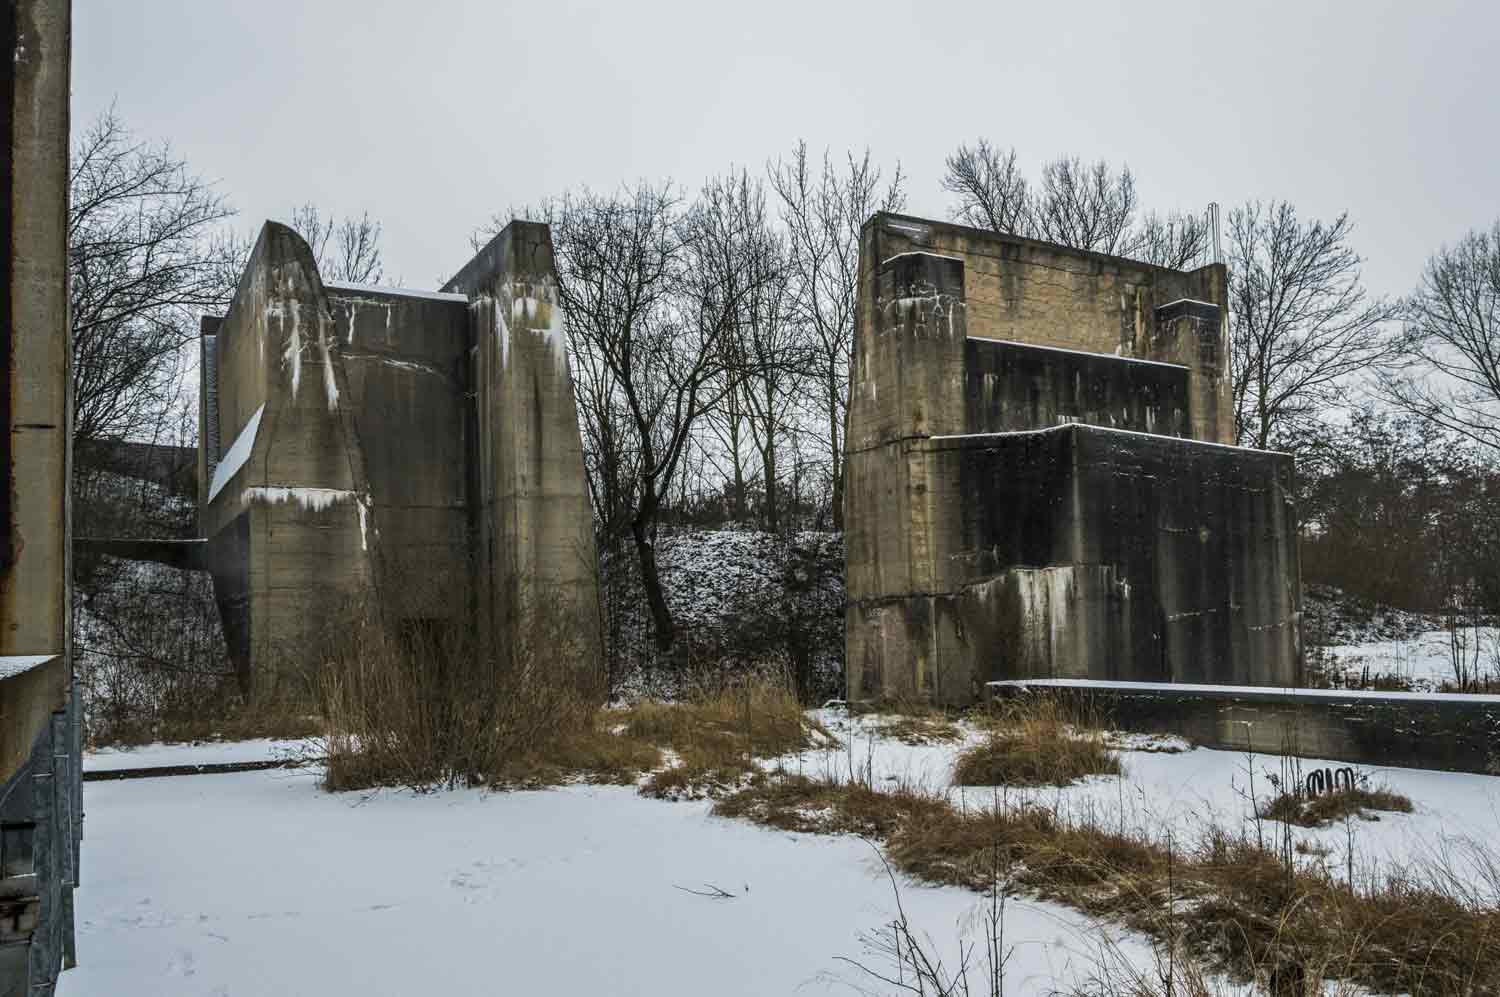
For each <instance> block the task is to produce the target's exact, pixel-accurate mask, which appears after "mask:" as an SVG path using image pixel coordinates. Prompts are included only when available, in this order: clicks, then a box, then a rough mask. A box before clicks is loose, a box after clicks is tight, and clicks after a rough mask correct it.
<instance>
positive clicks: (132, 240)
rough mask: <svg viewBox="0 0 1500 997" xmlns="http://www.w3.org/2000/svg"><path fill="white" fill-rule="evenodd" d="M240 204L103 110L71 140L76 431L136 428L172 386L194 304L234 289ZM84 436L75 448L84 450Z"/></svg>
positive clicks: (211, 304)
mask: <svg viewBox="0 0 1500 997" xmlns="http://www.w3.org/2000/svg"><path fill="white" fill-rule="evenodd" d="M232 213H233V211H232V209H231V208H230V207H229V205H228V204H227V203H226V202H225V200H224V199H223V197H222V196H221V195H220V194H219V193H218V192H217V191H216V190H215V189H214V187H213V185H212V184H211V183H209V182H208V181H206V180H204V179H203V178H202V177H200V176H197V175H196V174H194V173H192V172H190V171H189V170H188V167H187V164H186V163H185V162H184V161H183V160H181V159H178V158H177V157H176V156H175V155H173V153H172V150H171V149H170V147H168V146H167V145H165V144H150V143H147V142H144V141H142V140H140V139H138V138H136V137H135V136H134V135H132V134H131V132H130V131H129V129H128V128H126V127H125V125H124V124H123V123H122V122H121V121H120V119H119V118H118V117H116V116H115V114H114V112H113V111H110V112H107V113H105V114H104V115H102V116H100V118H99V119H98V120H97V121H95V122H94V124H93V125H91V126H90V127H89V128H88V130H87V131H85V132H84V133H83V136H82V137H81V138H80V139H79V140H78V142H77V143H76V145H75V146H74V150H73V162H72V167H71V171H70V174H69V206H68V254H69V256H68V260H69V301H70V313H71V323H72V328H73V407H74V424H73V425H74V437H75V439H76V440H78V441H80V442H84V443H87V442H89V441H97V440H102V439H105V438H123V437H132V436H134V435H136V434H138V432H139V431H141V429H142V428H143V427H146V426H149V425H151V424H152V423H153V422H154V420H155V418H156V416H157V415H158V414H159V413H161V412H163V411H165V410H166V409H167V408H169V407H170V405H171V403H172V400H173V399H174V398H175V397H176V394H177V390H178V387H179V383H180V378H181V376H182V373H183V369H184V364H185V361H184V357H183V349H182V348H183V346H184V345H185V344H186V343H188V342H189V341H190V340H191V339H192V338H193V337H194V336H196V335H197V329H198V315H199V313H200V312H201V311H203V310H205V309H211V308H218V307H221V306H222V305H223V304H224V303H225V302H226V301H227V300H228V299H229V296H230V295H231V294H232V293H233V290H234V282H235V279H236V277H237V276H238V271H237V269H236V266H235V263H236V261H237V258H238V250H237V248H236V247H234V246H233V245H232V244H231V243H230V242H229V241H228V240H227V239H225V238H223V237H222V236H221V234H220V231H219V225H220V223H222V222H224V221H225V220H226V219H228V218H229V217H230V215H231V214H232ZM86 451H87V447H82V448H80V451H79V452H80V453H84V452H86Z"/></svg>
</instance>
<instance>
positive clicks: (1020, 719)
mask: <svg viewBox="0 0 1500 997" xmlns="http://www.w3.org/2000/svg"><path fill="white" fill-rule="evenodd" d="M983 723H984V725H985V726H986V727H988V728H989V735H988V737H986V738H985V740H984V742H983V743H981V744H977V745H975V746H974V747H972V748H970V749H968V750H967V751H965V752H963V754H961V755H959V758H958V762H957V764H956V765H955V766H954V771H953V784H954V785H956V786H1066V785H1068V784H1070V783H1072V782H1074V781H1076V780H1078V779H1081V778H1083V777H1084V776H1090V775H1119V774H1120V773H1121V772H1122V771H1123V769H1122V768H1121V767H1120V760H1119V758H1118V757H1117V756H1116V755H1115V753H1114V752H1112V751H1110V750H1109V748H1108V747H1107V742H1106V740H1105V738H1104V736H1103V735H1102V734H1101V733H1099V732H1098V731H1097V730H1094V729H1091V728H1092V725H1091V724H1088V723H1087V722H1086V718H1085V721H1080V719H1079V718H1077V717H1074V716H1073V715H1072V714H1070V713H1069V712H1068V711H1067V710H1066V709H1064V708H1063V707H1062V706H1061V705H1059V704H1058V703H1057V701H1056V700H1054V699H1050V698H1047V697H1026V698H1022V699H1013V700H1006V701H1003V702H1000V703H997V704H995V706H994V707H993V708H992V710H991V711H990V712H989V713H988V714H986V715H985V716H984V718H983Z"/></svg>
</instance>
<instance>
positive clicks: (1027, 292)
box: [860, 213, 1235, 443]
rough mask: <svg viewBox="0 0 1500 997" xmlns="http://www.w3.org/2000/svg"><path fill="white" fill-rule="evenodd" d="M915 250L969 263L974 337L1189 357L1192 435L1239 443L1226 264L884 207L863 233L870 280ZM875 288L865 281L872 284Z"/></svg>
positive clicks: (1143, 356) (967, 296)
mask: <svg viewBox="0 0 1500 997" xmlns="http://www.w3.org/2000/svg"><path fill="white" fill-rule="evenodd" d="M909 252H923V253H932V254H936V255H939V256H947V257H951V258H953V259H955V260H957V261H959V262H961V263H962V264H963V274H964V279H963V297H964V301H965V304H966V311H967V313H968V322H967V328H968V335H970V336H976V337H981V338H985V339H999V340H1007V341H1011V342H1018V343H1030V344H1033V345H1038V346H1052V347H1061V348H1064V349H1071V350H1081V351H1084V352H1088V353H1098V354H1105V355H1109V356H1120V357H1133V358H1135V359H1139V360H1157V361H1162V362H1166V363H1178V364H1183V365H1185V366H1187V367H1188V370H1189V375H1188V376H1189V381H1190V384H1191V408H1190V411H1189V424H1190V426H1191V433H1190V434H1189V435H1191V436H1192V437H1193V438H1194V439H1199V440H1208V441H1212V442H1217V443H1233V442H1234V439H1235V435H1234V411H1233V406H1232V398H1231V394H1230V388H1231V384H1230V379H1229V376H1228V373H1229V370H1228V367H1229V360H1228V358H1229V338H1228V337H1229V325H1228V304H1229V297H1228V284H1227V274H1226V271H1225V268H1224V266H1223V265H1222V264H1213V265H1211V266H1207V267H1203V268H1201V269H1198V270H1194V271H1190V272H1181V271H1175V270H1166V269H1163V268H1161V267H1153V266H1151V265H1149V264H1146V263H1140V262H1138V261H1136V260H1129V259H1125V258H1123V257H1118V256H1106V255H1104V254H1102V253H1090V252H1084V251H1081V250H1073V249H1067V248H1064V247H1062V246H1055V245H1052V244H1051V243H1045V242H1038V241H1036V240H1034V239H1024V238H1021V237H1019V236H1010V235H999V234H997V233H994V232H986V231H983V230H981V229H975V228H968V227H966V226H963V225H954V224H951V223H948V222H939V221H932V220H929V219H924V218H912V217H908V216H904V215H892V214H884V213H882V214H878V215H876V216H875V217H873V218H872V219H871V220H870V221H869V223H868V224H867V225H866V226H865V230H864V233H863V235H862V241H861V259H862V260H864V261H871V265H872V267H871V268H870V269H868V270H867V271H862V278H861V279H862V281H865V282H866V283H867V284H868V282H870V281H873V280H874V277H875V267H876V265H878V264H881V263H882V262H883V261H885V260H889V259H890V258H891V257H894V256H897V255H899V254H902V253H909ZM862 266H863V264H862ZM870 290H872V289H869V288H868V287H867V286H866V287H862V292H864V293H869V291H870ZM866 300H868V299H866ZM1184 300H1187V301H1189V302H1196V303H1197V304H1198V305H1199V306H1200V307H1199V309H1198V311H1197V312H1195V316H1196V317H1195V318H1194V319H1193V320H1192V321H1189V322H1183V321H1179V320H1178V318H1179V314H1180V312H1179V310H1180V309H1181V308H1182V305H1181V304H1180V303H1181V302H1182V301H1184ZM1174 304H1176V307H1175V308H1167V310H1166V311H1164V312H1162V311H1159V309H1163V308H1164V307H1166V306H1171V305H1174ZM1202 306H1208V307H1206V308H1205V307H1202ZM860 321H861V322H865V323H868V322H869V321H870V316H868V315H866V314H862V315H861V318H860Z"/></svg>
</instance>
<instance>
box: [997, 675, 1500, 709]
mask: <svg viewBox="0 0 1500 997" xmlns="http://www.w3.org/2000/svg"><path fill="white" fill-rule="evenodd" d="M985 684H986V685H988V686H989V687H990V688H1004V689H1026V688H1035V687H1041V688H1044V689H1098V690H1099V691H1101V692H1179V693H1182V692H1185V693H1197V694H1200V695H1209V696H1245V695H1253V696H1284V697H1286V698H1288V699H1325V700H1338V699H1374V700H1381V699H1394V700H1402V701H1406V702H1432V701H1436V702H1440V703H1475V704H1478V703H1493V704H1500V696H1488V695H1483V696H1482V695H1469V694H1467V693H1460V692H1380V691H1378V690H1374V689H1303V688H1299V687H1297V686H1282V685H1204V684H1201V683H1195V682H1112V681H1108V680H1105V679H1005V680H1002V681H999V682H987V683H985Z"/></svg>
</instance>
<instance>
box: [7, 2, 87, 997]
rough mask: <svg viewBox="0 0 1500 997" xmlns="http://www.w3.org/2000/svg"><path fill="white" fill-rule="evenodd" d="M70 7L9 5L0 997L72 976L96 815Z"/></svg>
mask: <svg viewBox="0 0 1500 997" xmlns="http://www.w3.org/2000/svg"><path fill="white" fill-rule="evenodd" d="M69 30H70V16H69V6H68V3H67V2H66V0H9V2H8V3H7V4H6V6H5V8H4V10H3V12H0V32H3V34H4V38H5V48H4V51H6V52H8V53H10V55H9V71H8V72H7V73H6V77H5V80H6V82H5V94H4V99H3V100H0V132H3V137H4V142H5V156H4V158H3V163H0V186H3V188H4V193H3V198H0V239H3V240H4V243H5V246H4V249H5V259H6V267H5V270H4V273H3V276H0V323H3V326H0V336H3V342H4V353H5V357H6V368H7V369H6V372H5V377H4V378H3V379H0V409H3V410H4V415H5V423H6V428H5V433H4V436H3V437H0V450H3V460H0V464H3V465H4V468H5V479H6V481H5V487H4V488H3V489H0V531H3V543H0V997H12V995H17V997H19V995H22V994H25V995H27V997H40V995H45V994H51V993H52V992H53V986H54V984H55V982H56V980H57V974H58V972H59V971H60V970H61V969H62V968H64V967H66V966H71V965H73V962H74V958H75V953H74V947H73V888H74V886H76V885H77V883H78V844H79V835H80V820H81V817H82V795H81V784H80V782H79V723H78V719H79V713H78V692H77V687H76V686H75V685H74V683H73V674H72V667H71V655H70V653H69V652H70V648H69V644H68V635H69V611H68V609H69V607H68V571H69V547H68V532H69V523H68V508H69V507H68V471H69V467H68V463H69V458H70V440H71V436H72V433H71V428H72V427H71V423H70V419H69V404H68V402H69V394H68V384H69V360H70V356H71V344H70V340H69V327H68V294H67V286H68V285H67V223H68V68H69V51H68V49H69V43H70V37H69Z"/></svg>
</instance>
